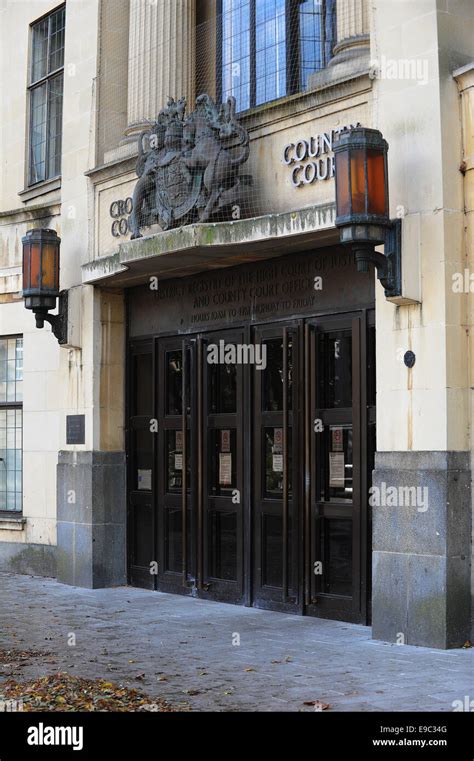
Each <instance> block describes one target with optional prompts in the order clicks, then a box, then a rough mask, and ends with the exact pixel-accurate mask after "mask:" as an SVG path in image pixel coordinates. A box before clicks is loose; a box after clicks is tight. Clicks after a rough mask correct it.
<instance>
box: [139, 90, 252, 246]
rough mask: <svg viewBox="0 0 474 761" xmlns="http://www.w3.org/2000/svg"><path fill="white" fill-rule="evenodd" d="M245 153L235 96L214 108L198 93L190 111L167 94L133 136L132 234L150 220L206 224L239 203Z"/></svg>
mask: <svg viewBox="0 0 474 761" xmlns="http://www.w3.org/2000/svg"><path fill="white" fill-rule="evenodd" d="M249 151H250V148H249V135H248V132H247V130H246V129H244V127H242V125H241V124H240V123H239V122H238V120H237V118H236V114H235V98H233V97H230V98H228V99H227V101H226V103H224V104H223V105H221V106H220V108H218V107H217V106H216V104H215V103H214V101H213V100H212V98H211V97H210V96H209V95H205V94H204V95H199V97H198V98H197V99H196V108H195V110H194V111H193V112H192V113H190V114H186V99H185V98H181V99H180V100H178V101H175V100H174V99H173V98H170V99H169V101H168V104H167V106H166V108H163V109H162V110H161V111H160V113H159V115H158V118H157V120H156V122H155V123H154V124H153V125H152V126H151V127H150V128H149V129H147V130H144V131H143V132H142V133H141V135H140V137H139V139H138V161H137V169H136V171H137V175H138V177H139V180H138V182H137V184H136V186H135V190H134V193H133V212H132V214H131V216H130V220H129V226H130V230H131V232H132V238H140V237H142V228H144V227H149V226H151V225H154V224H158V225H160V227H161V228H162V229H163V230H169V229H171V228H173V227H180V226H182V225H186V224H190V223H192V222H208V221H210V220H212V219H213V218H214V219H215V218H216V215H217V213H218V212H220V211H222V212H223V211H225V209H226V208H228V209H229V210H230V209H232V207H233V206H235V205H238V204H239V202H240V199H241V195H242V181H241V178H240V177H239V167H241V166H242V164H244V163H245V162H246V161H247V159H248V157H249Z"/></svg>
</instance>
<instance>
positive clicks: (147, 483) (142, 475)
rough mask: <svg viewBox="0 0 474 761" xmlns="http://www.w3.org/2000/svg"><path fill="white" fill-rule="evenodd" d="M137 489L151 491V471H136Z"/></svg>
mask: <svg viewBox="0 0 474 761" xmlns="http://www.w3.org/2000/svg"><path fill="white" fill-rule="evenodd" d="M137 475H138V478H137V489H139V490H140V491H142V490H143V491H149V490H150V489H151V470H141V469H140V468H139V469H138V474H137Z"/></svg>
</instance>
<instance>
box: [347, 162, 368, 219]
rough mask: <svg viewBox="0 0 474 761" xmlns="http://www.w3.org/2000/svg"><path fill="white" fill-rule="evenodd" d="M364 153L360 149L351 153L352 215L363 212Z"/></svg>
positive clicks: (364, 193)
mask: <svg viewBox="0 0 474 761" xmlns="http://www.w3.org/2000/svg"><path fill="white" fill-rule="evenodd" d="M365 197H366V192H365V151H364V150H363V149H362V148H358V149H357V150H354V151H351V201H352V213H353V214H363V213H364V212H365Z"/></svg>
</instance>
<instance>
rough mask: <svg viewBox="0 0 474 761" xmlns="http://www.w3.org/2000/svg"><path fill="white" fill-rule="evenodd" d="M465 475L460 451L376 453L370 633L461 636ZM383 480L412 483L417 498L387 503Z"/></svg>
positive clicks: (412, 641)
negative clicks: (376, 500) (380, 498)
mask: <svg viewBox="0 0 474 761" xmlns="http://www.w3.org/2000/svg"><path fill="white" fill-rule="evenodd" d="M470 481H471V474H470V459H469V453H467V452H378V453H377V454H376V457H375V470H374V477H373V485H374V486H376V487H378V488H379V489H380V490H381V491H380V494H381V495H382V494H383V493H384V492H383V490H384V488H385V499H384V502H385V504H379V505H374V506H373V507H372V515H373V580H372V585H373V593H372V611H373V614H372V636H373V638H374V639H379V640H385V641H388V642H399V643H401V644H403V643H404V644H409V645H424V646H426V647H436V648H450V647H460V646H462V645H463V643H464V642H465V641H466V640H467V639H469V637H470V608H471V576H470V564H471V510H472V507H471V491H470ZM384 484H385V487H384V486H383V485H384ZM389 487H396V488H397V490H398V493H399V495H400V487H402V488H403V487H419V491H418V495H419V497H420V498H421V501H420V500H418V502H417V504H416V505H414V506H413V505H412V499H411V498H410V499H408V498H407V497H406V496H404V497H400V496H399V498H398V500H396V501H397V502H398V504H397V505H396V506H395V505H390V501H391V500H390V499H389V498H388V491H387V490H388V488H389ZM393 493H394V492H393V491H392V495H393ZM404 494H405V495H406V492H404ZM412 494H413V492H412ZM387 503H389V504H387ZM401 503H405V504H401ZM407 503H408V504H407Z"/></svg>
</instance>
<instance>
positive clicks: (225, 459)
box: [219, 452, 232, 486]
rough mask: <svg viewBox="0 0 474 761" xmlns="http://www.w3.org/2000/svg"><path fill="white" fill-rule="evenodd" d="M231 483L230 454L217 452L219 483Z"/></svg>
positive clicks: (223, 484) (222, 484)
mask: <svg viewBox="0 0 474 761" xmlns="http://www.w3.org/2000/svg"><path fill="white" fill-rule="evenodd" d="M231 483H232V455H231V454H222V452H220V454H219V485H220V486H230V484H231Z"/></svg>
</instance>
